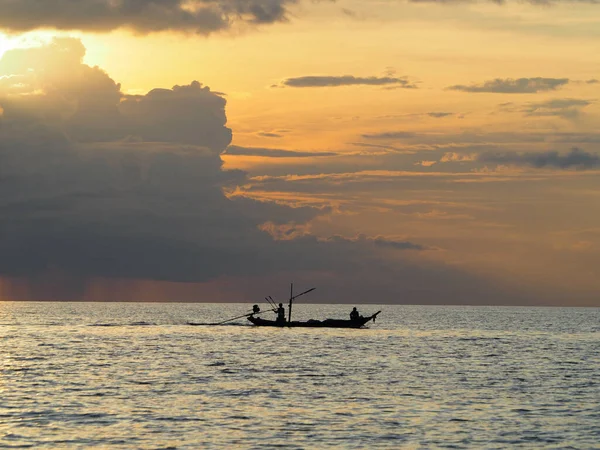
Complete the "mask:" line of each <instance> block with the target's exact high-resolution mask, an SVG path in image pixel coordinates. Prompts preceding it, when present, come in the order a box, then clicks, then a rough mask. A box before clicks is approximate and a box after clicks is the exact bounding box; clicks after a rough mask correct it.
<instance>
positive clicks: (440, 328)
mask: <svg viewBox="0 0 600 450" xmlns="http://www.w3.org/2000/svg"><path fill="white" fill-rule="evenodd" d="M351 306H354V305H309V304H300V303H298V304H297V305H296V306H295V308H294V311H293V314H294V319H298V320H303V319H310V318H315V319H324V318H329V317H331V318H346V317H348V314H349V312H350V310H351ZM248 308H249V305H247V304H208V303H197V304H182V303H66V302H65V303H62V302H56V303H54V302H47V303H46V302H44V303H33V302H32V303H29V302H0V360H1V364H0V448H36V449H37V448H52V449H55V448H59V449H70V448H77V449H89V448H99V449H113V448H114V449H213V448H214V449H276V448H285V449H329V448H339V449H397V448H423V449H430V448H455V449H456V448H486V449H496V448H497V449H504V448H536V449H538V448H556V449H565V448H570V449H592V448H600V308H526V307H491V306H487V307H484V306H482V307H472V306H391V305H358V308H359V311H360V312H361V313H362V314H364V315H367V314H371V313H373V312H376V311H378V310H381V311H382V312H381V314H380V315H379V317H378V318H377V321H376V322H375V323H370V324H369V326H368V328H365V329H359V330H352V329H350V330H347V329H319V328H304V329H302V328H293V329H274V328H256V327H253V326H251V325H250V324H249V322H247V321H246V320H245V319H244V318H242V319H238V320H234V321H232V322H229V323H228V324H225V325H223V326H211V325H206V324H208V323H213V322H218V321H222V320H225V319H228V318H232V317H235V316H238V315H241V314H244V313H245V312H247V311H248ZM269 316H273V314H272V313H271V312H269V313H268V314H266V315H265V317H267V318H269ZM189 323H195V324H197V325H195V326H194V325H189ZM198 324H199V325H198Z"/></svg>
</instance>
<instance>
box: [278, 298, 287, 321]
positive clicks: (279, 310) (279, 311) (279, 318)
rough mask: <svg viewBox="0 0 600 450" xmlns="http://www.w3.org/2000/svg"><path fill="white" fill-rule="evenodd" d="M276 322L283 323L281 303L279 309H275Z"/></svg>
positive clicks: (283, 311) (283, 315) (283, 313)
mask: <svg viewBox="0 0 600 450" xmlns="http://www.w3.org/2000/svg"><path fill="white" fill-rule="evenodd" d="M277 322H278V323H285V309H284V308H283V303H280V304H279V308H277Z"/></svg>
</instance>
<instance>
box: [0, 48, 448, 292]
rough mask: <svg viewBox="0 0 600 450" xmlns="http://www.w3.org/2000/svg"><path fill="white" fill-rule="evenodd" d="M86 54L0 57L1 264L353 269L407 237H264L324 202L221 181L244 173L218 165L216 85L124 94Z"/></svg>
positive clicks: (112, 272)
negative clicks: (259, 196)
mask: <svg viewBox="0 0 600 450" xmlns="http://www.w3.org/2000/svg"><path fill="white" fill-rule="evenodd" d="M84 53H85V50H84V49H83V47H82V46H81V43H80V42H79V41H77V40H73V39H57V40H54V41H53V42H52V43H51V44H50V45H47V46H44V47H41V48H37V49H22V50H14V51H11V52H8V53H7V54H6V57H5V59H2V60H0V76H3V75H6V74H10V75H12V77H11V78H10V79H11V81H10V82H6V81H5V82H4V84H3V85H2V86H1V87H0V111H1V113H0V186H2V189H0V255H1V256H0V276H9V277H19V278H23V279H31V280H35V279H36V277H38V276H41V275H43V274H45V273H48V271H58V272H60V273H67V274H69V276H70V277H71V278H70V279H76V280H82V279H85V278H87V277H105V278H125V279H127V278H129V279H131V278H135V279H152V280H166V281H175V282H181V281H185V282H201V281H208V280H212V279H214V278H216V277H220V276H253V275H265V274H272V273H274V272H277V271H339V272H340V273H353V271H355V270H358V269H359V268H361V267H363V266H365V265H366V266H368V265H369V264H373V261H376V260H377V259H378V258H379V257H378V256H377V253H376V252H377V248H378V247H394V248H399V249H409V248H412V249H418V247H417V244H412V243H409V242H404V241H402V242H395V241H390V242H388V241H387V240H386V239H385V238H374V239H371V238H364V239H358V240H352V239H350V240H349V241H348V242H345V243H339V242H335V241H334V240H331V241H330V240H326V239H318V238H317V237H315V236H311V235H310V234H308V235H301V236H299V237H298V238H297V239H289V240H283V241H279V240H275V239H274V238H273V236H272V235H271V234H269V232H267V231H265V229H264V224H265V223H267V222H268V223H270V224H272V225H271V226H272V227H283V228H287V229H302V228H303V226H304V225H303V224H305V223H307V222H309V221H310V220H312V219H314V218H315V217H317V216H320V215H323V214H328V213H329V212H331V208H330V207H328V206H318V207H311V206H298V207H293V208H292V207H289V206H285V205H281V204H278V203H276V202H267V201H256V200H252V199H249V198H243V197H239V196H238V197H235V196H233V197H231V198H228V197H227V196H226V195H225V194H224V190H223V189H224V188H225V189H227V190H234V189H235V188H236V186H239V185H244V184H246V183H247V182H248V181H249V180H248V177H247V175H246V174H245V173H244V172H241V171H230V170H223V167H222V166H223V161H222V160H221V157H220V155H221V153H222V152H223V151H224V150H225V149H226V148H227V146H228V145H229V143H230V140H231V131H230V130H229V129H228V128H227V127H226V116H225V100H224V99H223V97H222V96H221V95H218V94H216V93H214V92H212V91H211V90H210V89H208V88H207V87H203V86H202V85H201V84H200V83H197V82H192V83H191V84H189V85H180V86H175V87H174V88H173V89H155V90H152V91H150V92H149V93H148V94H146V95H141V96H127V95H125V94H123V93H122V92H121V91H120V86H119V84H118V83H116V82H114V80H112V79H111V78H110V77H109V76H108V75H107V74H106V73H105V72H103V71H102V70H100V69H99V68H97V67H96V68H92V67H89V66H86V65H84V64H82V62H81V61H82V58H83V56H84ZM55 58H58V61H57V60H56V59H55ZM60 67H65V68H66V69H67V70H64V71H61V70H60ZM175 117H176V118H177V120H175ZM233 149H235V147H234V148H233ZM237 151H238V153H244V152H245V153H254V154H260V153H263V154H266V155H268V156H273V155H275V156H278V157H285V156H288V157H289V156H293V157H299V156H307V155H306V154H305V153H301V152H290V151H284V150H278V151H277V150H276V151H273V150H272V149H246V150H244V149H243V148H241V147H238V148H237ZM331 155H335V154H333V153H332V154H331ZM312 156H323V154H322V153H319V154H317V153H314V154H312ZM290 224H293V225H290ZM342 244H343V245H342ZM409 244H410V245H409ZM290 255H293V258H290ZM449 282H450V280H449ZM32 283H34V284H35V282H34V281H32ZM79 283H80V281H79ZM76 284H77V283H76ZM83 284H84V283H83ZM77 286H80V284H77ZM61 292H69V298H72V297H71V292H72V291H71V290H67V291H61ZM40 295H41V298H43V297H44V296H45V295H49V294H48V293H42V294H40ZM52 295H53V296H58V297H59V298H60V295H61V294H57V293H56V292H53V293H52ZM73 295H75V294H73ZM75 297H76V296H75ZM46 298H47V297H46Z"/></svg>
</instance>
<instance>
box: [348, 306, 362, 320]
mask: <svg viewBox="0 0 600 450" xmlns="http://www.w3.org/2000/svg"><path fill="white" fill-rule="evenodd" d="M359 318H360V316H359V314H358V310H357V309H356V306H355V307H354V308H352V311H351V312H350V320H352V321H355V320H358V319H359Z"/></svg>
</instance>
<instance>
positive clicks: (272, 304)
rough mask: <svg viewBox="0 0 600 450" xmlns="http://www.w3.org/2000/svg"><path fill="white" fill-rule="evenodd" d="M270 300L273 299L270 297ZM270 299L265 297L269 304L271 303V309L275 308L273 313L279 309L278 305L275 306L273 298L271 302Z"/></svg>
mask: <svg viewBox="0 0 600 450" xmlns="http://www.w3.org/2000/svg"><path fill="white" fill-rule="evenodd" d="M269 298H271V296H270V295H269ZM269 298H267V297H265V300H266V301H267V303H269V305H270V306H271V308H273V311H275V310H276V309H277V305H276V304H275V302H274V301H273V299H272V298H271V300H269Z"/></svg>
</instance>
